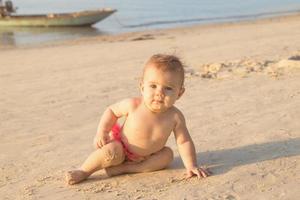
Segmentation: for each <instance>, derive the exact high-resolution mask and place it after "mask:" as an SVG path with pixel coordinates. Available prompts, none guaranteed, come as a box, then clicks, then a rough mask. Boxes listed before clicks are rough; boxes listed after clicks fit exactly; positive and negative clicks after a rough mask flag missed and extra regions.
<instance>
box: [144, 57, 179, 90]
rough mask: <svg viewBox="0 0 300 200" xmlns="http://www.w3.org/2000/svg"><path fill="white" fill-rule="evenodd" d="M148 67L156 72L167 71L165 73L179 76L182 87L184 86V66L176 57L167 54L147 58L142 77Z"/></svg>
mask: <svg viewBox="0 0 300 200" xmlns="http://www.w3.org/2000/svg"><path fill="white" fill-rule="evenodd" d="M149 66H153V67H155V68H156V69H158V70H162V71H164V72H165V71H167V72H175V73H178V74H179V75H180V78H181V80H182V86H183V84H184V65H183V64H182V62H181V61H180V59H179V58H178V57H177V56H174V55H168V54H155V55H153V56H151V57H150V58H149V60H148V61H147V62H146V64H145V67H144V70H143V77H144V74H145V71H146V69H147V68H148V67H149Z"/></svg>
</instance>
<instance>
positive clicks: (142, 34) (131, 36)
mask: <svg viewBox="0 0 300 200" xmlns="http://www.w3.org/2000/svg"><path fill="white" fill-rule="evenodd" d="M298 18H300V13H299V12H296V13H291V14H286V15H278V16H272V17H262V18H257V19H255V18H253V19H245V20H243V19H241V20H237V21H231V22H215V23H204V24H193V25H183V26H179V27H172V28H158V29H152V30H141V31H133V32H123V33H116V34H104V35H95V36H82V37H80V38H73V39H65V40H58V41H46V42H42V43H40V44H39V43H35V44H18V45H3V46H0V50H2V49H5V50H7V49H16V48H39V47H45V46H56V45H72V44H73V43H81V42H82V43H85V42H88V43H89V42H93V41H95V42H100V41H102V42H107V41H108V42H119V41H125V40H133V41H136V40H148V39H153V37H151V35H156V36H157V35H160V34H164V33H169V32H181V31H183V30H185V29H191V30H195V29H196V30H201V29H208V28H218V27H226V26H227V27H229V26H239V25H247V24H253V23H257V24H261V23H271V22H274V21H282V20H297V19H298Z"/></svg>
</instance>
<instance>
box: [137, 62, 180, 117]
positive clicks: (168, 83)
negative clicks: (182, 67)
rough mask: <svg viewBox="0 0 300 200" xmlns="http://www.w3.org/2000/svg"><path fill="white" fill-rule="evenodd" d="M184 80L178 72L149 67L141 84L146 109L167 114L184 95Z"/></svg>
mask: <svg viewBox="0 0 300 200" xmlns="http://www.w3.org/2000/svg"><path fill="white" fill-rule="evenodd" d="M181 79H182V78H181V77H180V74H178V73H177V72H168V71H165V72H164V71H162V70H159V69H156V68H155V67H148V68H147V69H146V71H145V73H144V78H143V81H142V83H141V91H142V96H143V100H144V102H145V105H146V107H147V108H148V109H149V110H151V111H152V112H155V113H160V112H165V111H166V110H167V109H169V108H171V107H172V106H173V104H174V103H175V101H176V100H177V99H179V97H180V96H181V95H182V94H183V92H184V88H183V87H182V80H181Z"/></svg>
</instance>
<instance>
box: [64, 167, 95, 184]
mask: <svg viewBox="0 0 300 200" xmlns="http://www.w3.org/2000/svg"><path fill="white" fill-rule="evenodd" d="M87 177H89V174H88V173H86V172H84V171H82V170H72V171H68V172H67V173H66V174H65V179H66V182H67V183H68V184H69V185H73V184H76V183H79V182H81V181H83V180H85V179H86V178H87Z"/></svg>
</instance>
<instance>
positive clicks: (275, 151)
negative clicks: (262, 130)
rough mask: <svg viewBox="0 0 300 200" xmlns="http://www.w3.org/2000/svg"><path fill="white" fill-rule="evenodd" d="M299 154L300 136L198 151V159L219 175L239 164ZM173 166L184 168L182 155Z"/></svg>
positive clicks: (173, 167)
mask: <svg viewBox="0 0 300 200" xmlns="http://www.w3.org/2000/svg"><path fill="white" fill-rule="evenodd" d="M297 155H300V138H294V139H289V140H282V141H275V142H268V143H261V144H252V145H247V146H243V147H237V148H232V149H222V150H217V151H208V152H201V153H197V159H198V161H200V163H201V165H202V164H203V165H206V166H208V167H209V169H210V171H212V173H213V174H214V175H218V174H223V173H226V172H228V171H230V170H231V169H232V168H234V167H237V166H242V165H247V164H253V163H258V162H262V161H267V160H273V159H277V158H283V157H290V156H297ZM171 168H172V169H178V168H183V165H182V162H181V159H180V157H176V158H175V159H174V161H173V164H172V166H171Z"/></svg>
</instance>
